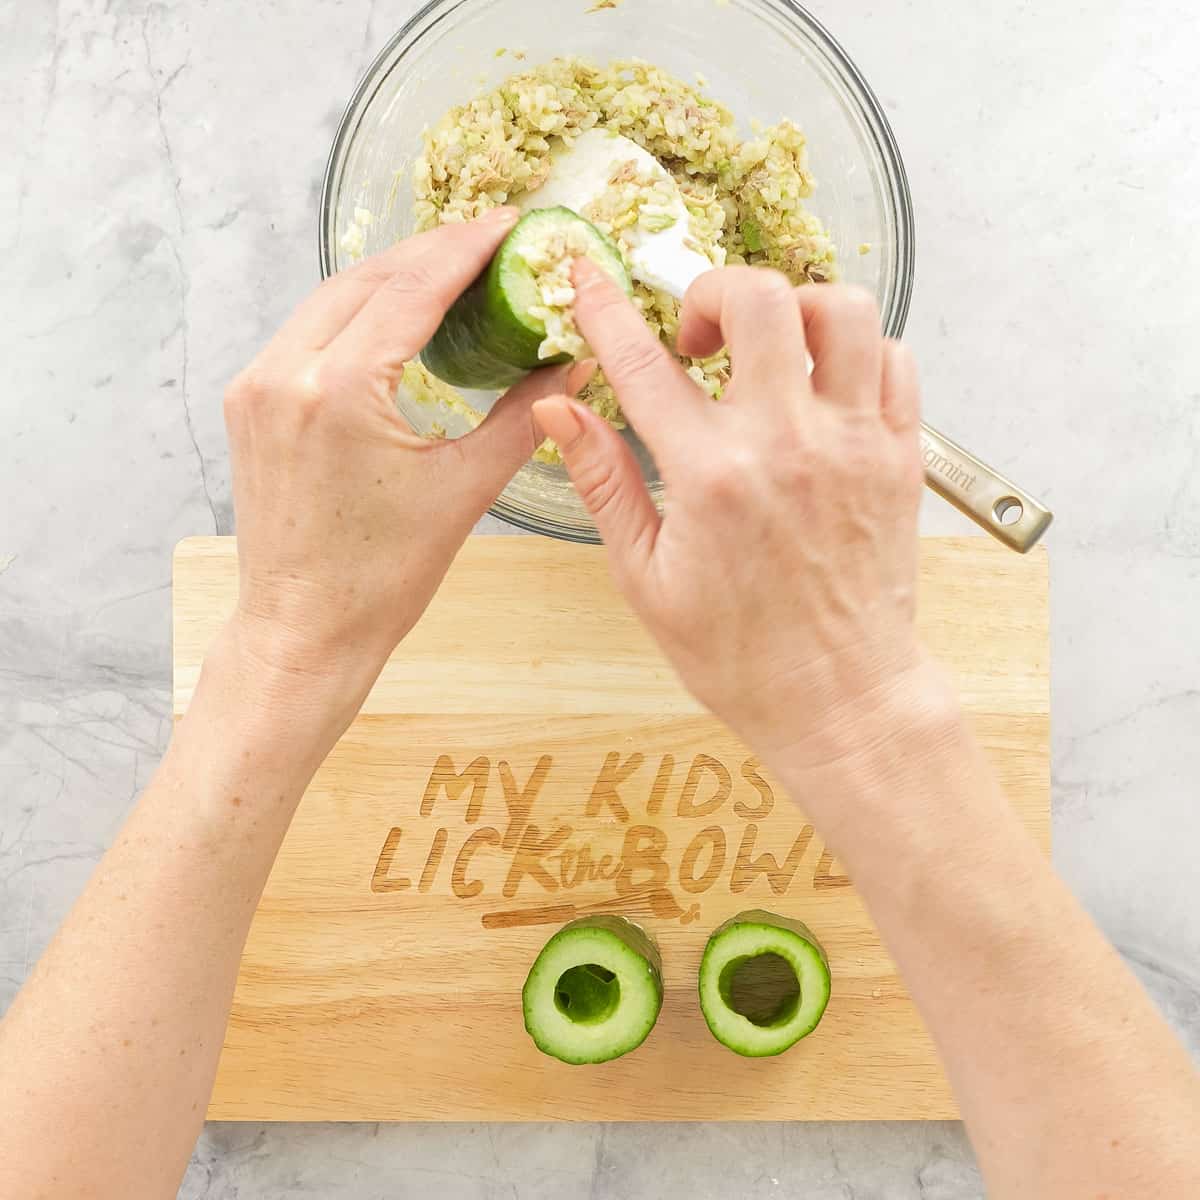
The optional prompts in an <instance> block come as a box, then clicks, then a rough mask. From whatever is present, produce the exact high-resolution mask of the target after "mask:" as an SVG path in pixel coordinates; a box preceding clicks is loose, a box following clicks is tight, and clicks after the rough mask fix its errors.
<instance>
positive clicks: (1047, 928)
mask: <svg viewBox="0 0 1200 1200" xmlns="http://www.w3.org/2000/svg"><path fill="white" fill-rule="evenodd" d="M846 730H847V737H846V739H845V744H844V745H843V746H841V747H839V748H838V749H837V750H835V751H834V752H833V753H830V754H829V755H828V757H827V761H826V765H824V766H813V765H812V764H811V762H810V763H809V764H807V765H805V766H803V767H801V768H799V769H797V768H795V767H792V766H789V765H788V764H787V763H786V762H785V763H781V764H780V765H779V768H778V769H779V770H780V772H781V774H782V775H783V777H784V778H785V779H786V780H787V781H788V783H789V786H790V787H791V789H792V790H793V792H794V794H795V795H797V796H799V797H802V798H803V800H804V803H805V805H806V807H807V808H808V810H809V811H810V813H811V815H812V816H813V818H814V820H815V821H816V822H817V824H818V826H819V827H820V828H822V829H823V831H824V832H825V834H826V837H827V838H828V840H829V841H830V843H831V844H832V845H833V847H834V849H835V850H836V851H837V853H838V854H839V857H840V858H841V859H842V861H843V862H844V863H845V865H846V867H847V869H848V870H849V872H850V874H851V875H852V876H853V878H854V880H855V883H856V886H857V887H858V889H859V891H860V892H861V893H862V895H863V896H864V898H865V900H866V901H867V903H868V905H869V906H870V908H871V911H872V914H873V916H874V917H875V920H876V922H877V923H878V925H879V928H880V931H881V933H882V935H883V937H884V939H885V941H886V942H887V944H888V946H889V948H890V950H891V951H892V953H893V955H894V956H895V958H896V960H897V962H898V964H899V966H900V968H901V971H902V972H903V974H904V977H905V980H906V983H907V984H908V987H909V990H910V992H911V993H912V995H913V998H914V1000H915V1001H916V1003H917V1005H918V1007H919V1008H920V1010H921V1012H922V1014H923V1016H924V1018H925V1020H926V1023H927V1024H928V1026H929V1028H930V1030H931V1032H932V1034H933V1036H934V1038H935V1040H936V1042H937V1045H938V1048H939V1051H940V1053H941V1055H942V1058H943V1060H944V1062H945V1065H946V1069H947V1072H948V1074H949V1077H950V1080H951V1083H952V1085H953V1086H954V1089H955V1093H956V1095H957V1096H958V1099H959V1102H960V1105H961V1108H962V1112H963V1116H964V1119H965V1120H966V1123H967V1126H968V1129H969V1132H970V1134H971V1138H972V1141H973V1143H974V1145H975V1148H976V1151H977V1153H978V1155H979V1159H980V1162H981V1165H982V1168H983V1171H984V1174H985V1177H986V1179H987V1181H988V1184H989V1187H990V1189H991V1190H990V1192H989V1194H990V1195H992V1196H995V1197H997V1198H1000V1200H1004V1198H1006V1197H1014V1198H1016V1197H1020V1198H1021V1200H1030V1198H1033V1197H1046V1198H1047V1200H1049V1198H1051V1197H1053V1200H1074V1198H1079V1200H1082V1198H1084V1197H1087V1198H1089V1200H1091V1198H1094V1197H1097V1196H1100V1195H1107V1196H1112V1197H1126V1196H1135V1195H1137V1196H1141V1195H1184V1194H1193V1193H1195V1194H1200V1166H1198V1165H1197V1160H1196V1155H1195V1145H1194V1138H1195V1130H1196V1128H1197V1124H1198V1122H1200V1095H1198V1092H1197V1083H1196V1076H1195V1074H1194V1072H1193V1070H1192V1067H1191V1064H1190V1063H1189V1061H1188V1059H1187V1056H1186V1054H1185V1052H1184V1051H1183V1049H1182V1047H1181V1046H1180V1045H1179V1044H1178V1042H1177V1041H1176V1040H1175V1038H1174V1037H1173V1036H1172V1034H1171V1032H1170V1030H1169V1029H1168V1028H1167V1026H1166V1025H1165V1023H1164V1022H1163V1021H1162V1019H1161V1018H1160V1017H1159V1015H1158V1014H1157V1012H1156V1011H1155V1010H1154V1007H1153V1005H1152V1004H1151V1002H1150V1001H1149V999H1148V998H1147V997H1146V995H1145V993H1144V992H1143V991H1142V989H1141V987H1140V986H1139V985H1138V983H1137V981H1136V980H1135V979H1134V978H1133V976H1132V975H1131V974H1130V973H1129V972H1128V971H1127V970H1126V969H1125V967H1124V966H1123V964H1122V963H1121V962H1120V960H1119V958H1118V956H1117V955H1116V954H1115V953H1114V951H1113V950H1112V949H1111V947H1110V946H1109V945H1108V944H1107V942H1106V941H1105V940H1104V938H1103V937H1102V936H1101V935H1100V933H1099V932H1098V931H1097V930H1096V928H1095V926H1094V925H1093V924H1092V922H1091V921H1090V919H1089V918H1088V917H1087V915H1086V914H1085V913H1084V912H1083V910H1082V908H1081V907H1080V906H1079V904H1078V903H1077V902H1076V901H1075V900H1074V898H1073V897H1072V896H1071V895H1070V893H1069V892H1068V891H1067V889H1066V887H1065V886H1064V885H1063V884H1062V882H1061V881H1060V880H1059V879H1058V878H1057V876H1055V874H1054V873H1053V871H1052V870H1051V868H1050V866H1049V864H1048V863H1047V862H1046V861H1045V859H1044V858H1043V856H1042V855H1041V853H1040V852H1039V850H1038V848H1037V847H1036V846H1035V845H1034V843H1033V842H1032V840H1031V839H1030V837H1029V836H1028V834H1027V833H1026V831H1025V830H1024V828H1023V827H1022V826H1021V824H1020V822H1019V821H1018V819H1017V818H1016V816H1015V815H1014V813H1013V812H1012V810H1011V808H1010V807H1009V805H1008V803H1007V802H1006V800H1005V799H1004V797H1003V795H1002V794H1001V793H1000V790H999V787H998V785H997V783H996V780H995V777H994V775H993V773H992V771H991V769H990V768H989V766H988V764H987V762H986V760H985V759H984V757H983V755H982V753H981V751H980V750H979V748H978V746H977V745H976V744H975V742H974V740H973V739H972V737H971V735H970V734H969V732H968V731H967V728H966V725H965V723H964V721H963V719H962V716H961V714H960V712H959V710H958V707H957V704H956V702H955V701H954V700H953V698H952V696H951V695H950V693H949V691H948V689H947V688H946V687H945V686H944V685H943V684H941V682H940V680H938V679H937V677H936V675H930V674H925V675H924V676H923V678H922V680H921V683H920V687H919V689H917V690H913V691H912V692H910V693H909V694H907V695H901V696H898V697H897V698H896V700H895V701H894V702H892V703H889V704H888V705H885V706H883V707H881V708H877V709H875V710H874V711H872V712H870V713H866V714H860V715H859V717H858V720H857V721H856V722H855V723H854V727H853V731H852V732H853V736H852V737H851V736H850V733H851V724H850V723H848V724H847V725H846ZM834 741H835V742H836V741H837V739H834ZM852 747H853V748H852ZM1189 1184H1190V1185H1191V1186H1190V1188H1189V1187H1188V1185H1189Z"/></svg>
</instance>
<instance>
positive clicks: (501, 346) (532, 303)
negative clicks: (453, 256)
mask: <svg viewBox="0 0 1200 1200" xmlns="http://www.w3.org/2000/svg"><path fill="white" fill-rule="evenodd" d="M557 236H561V237H562V238H563V239H564V240H565V241H567V242H569V243H570V244H571V245H572V247H578V252H581V253H582V254H583V255H585V256H586V257H587V258H590V259H591V260H592V262H594V263H596V265H597V266H599V267H600V268H601V269H602V270H604V271H606V272H607V273H608V274H609V275H611V276H612V277H613V279H615V280H616V281H617V283H618V284H620V286H621V287H622V288H624V290H625V292H626V293H627V294H628V295H632V294H633V284H632V282H631V281H630V278H629V272H628V271H627V270H626V269H625V263H624V261H623V260H622V258H621V252H620V251H619V250H618V249H617V247H616V246H615V245H614V244H613V243H612V242H611V241H609V239H608V238H606V237H605V236H604V234H602V233H601V232H600V231H599V230H598V229H597V228H596V227H595V226H594V225H593V224H591V222H590V221H585V220H584V219H583V218H582V217H580V216H578V215H576V214H575V213H573V212H572V211H571V210H570V209H569V208H539V209H535V210H534V211H533V212H531V213H528V214H527V215H526V216H524V217H522V218H521V220H520V221H518V222H517V224H516V225H515V226H514V227H513V230H512V232H511V233H510V234H509V235H508V237H506V238H505V239H504V241H503V242H502V243H501V245H500V249H499V250H497V251H496V254H495V256H494V257H493V259H492V261H491V262H490V263H489V264H488V266H487V269H486V270H485V271H484V272H483V274H482V275H480V276H479V278H478V279H476V280H475V282H474V283H473V284H471V286H470V287H469V288H468V289H467V290H466V291H465V292H464V293H463V294H462V295H461V296H460V297H459V298H458V299H457V300H456V301H455V302H454V304H453V305H452V306H451V308H450V311H449V312H448V313H447V314H446V316H445V318H444V319H443V321H442V323H441V325H440V326H439V327H438V329H437V332H436V333H435V334H434V335H433V338H432V339H431V340H430V342H429V344H428V345H427V346H426V347H425V349H424V350H422V351H421V361H422V362H423V363H424V364H425V366H426V367H427V368H428V369H429V370H430V371H431V372H432V373H433V374H434V375H436V376H437V377H438V378H439V379H442V380H444V381H445V382H446V383H449V384H453V385H454V386H455V387H464V388H480V389H483V388H488V389H490V388H505V387H509V386H510V385H512V384H514V383H516V382H517V381H518V380H519V379H521V378H522V377H523V376H525V375H527V374H528V373H529V372H530V371H532V370H534V369H536V368H537V367H545V366H550V365H553V364H555V363H563V362H568V361H570V356H569V355H566V354H554V355H551V356H549V357H547V358H542V357H539V349H540V347H541V345H542V343H543V342H544V341H545V340H546V324H545V321H544V320H542V319H540V318H539V317H537V316H535V315H534V314H533V313H532V312H531V311H530V310H531V309H535V308H537V307H539V306H540V305H543V304H544V302H545V301H544V298H543V296H542V295H541V294H540V290H539V287H538V281H537V276H536V273H535V271H534V269H533V268H532V267H531V266H530V263H529V261H528V257H527V256H528V255H530V254H532V253H534V252H535V250H536V249H537V248H538V247H540V246H544V245H545V244H546V243H547V240H548V239H551V238H555V237H557ZM575 253H577V252H576V250H575V249H572V254H575Z"/></svg>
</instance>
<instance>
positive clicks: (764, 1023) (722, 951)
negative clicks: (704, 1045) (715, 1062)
mask: <svg viewBox="0 0 1200 1200" xmlns="http://www.w3.org/2000/svg"><path fill="white" fill-rule="evenodd" d="M828 1003H829V962H828V960H827V959H826V957H825V951H824V950H823V949H822V948H821V943H820V942H818V941H817V939H816V938H815V937H814V936H813V934H812V932H811V931H810V930H809V929H808V927H807V926H806V925H803V924H801V922H799V921H793V920H790V919H789V918H787V917H780V916H776V915H775V914H774V913H768V912H762V911H761V910H757V909H756V910H752V911H750V912H744V913H741V914H739V915H738V916H736V917H734V918H733V919H732V920H730V921H726V922H725V924H724V925H722V926H721V927H720V928H719V929H718V930H717V931H716V932H715V933H714V934H713V935H712V937H710V938H709V939H708V945H707V946H706V947H705V950H704V957H703V958H702V959H701V962H700V1009H701V1011H702V1012H703V1013H704V1019H705V1021H707V1022H708V1027H709V1029H710V1030H711V1031H712V1034H713V1036H714V1037H715V1038H716V1039H717V1041H719V1042H720V1043H721V1044H722V1045H723V1046H727V1047H728V1048H729V1049H730V1050H733V1051H734V1052H735V1053H737V1054H741V1055H744V1056H745V1057H747V1058H763V1057H766V1056H767V1055H771V1054H782V1053H783V1052H784V1051H785V1050H788V1049H790V1048H791V1047H792V1046H794V1045H795V1044H796V1043H797V1042H798V1041H799V1040H800V1039H801V1038H803V1037H807V1036H808V1034H810V1033H812V1031H813V1030H814V1029H816V1027H817V1024H818V1022H819V1021H820V1020H821V1017H822V1015H823V1014H824V1012H825V1006H826V1005H827V1004H828Z"/></svg>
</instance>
